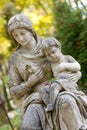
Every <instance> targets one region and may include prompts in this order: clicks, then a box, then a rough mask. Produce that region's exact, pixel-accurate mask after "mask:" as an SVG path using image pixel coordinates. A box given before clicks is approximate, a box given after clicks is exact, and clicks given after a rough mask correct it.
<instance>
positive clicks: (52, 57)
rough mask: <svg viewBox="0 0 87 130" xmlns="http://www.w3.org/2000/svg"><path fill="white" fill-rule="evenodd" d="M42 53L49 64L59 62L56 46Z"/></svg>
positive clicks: (58, 52)
mask: <svg viewBox="0 0 87 130" xmlns="http://www.w3.org/2000/svg"><path fill="white" fill-rule="evenodd" d="M44 53H45V55H46V57H47V59H48V60H49V61H50V62H58V61H59V55H60V50H59V48H57V47H56V46H51V47H48V48H46V49H45V50H44Z"/></svg>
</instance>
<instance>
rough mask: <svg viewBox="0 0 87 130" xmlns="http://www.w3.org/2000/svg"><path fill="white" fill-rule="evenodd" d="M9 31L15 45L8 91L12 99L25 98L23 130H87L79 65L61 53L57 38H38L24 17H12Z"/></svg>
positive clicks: (86, 112)
mask: <svg viewBox="0 0 87 130" xmlns="http://www.w3.org/2000/svg"><path fill="white" fill-rule="evenodd" d="M8 32H9V35H10V36H11V38H12V40H13V41H14V44H15V45H16V50H15V51H14V52H13V53H12V54H11V56H10V58H9V60H8V65H9V68H8V71H9V74H8V75H9V90H10V94H11V96H12V97H13V98H16V99H18V98H23V103H22V115H21V116H22V123H21V130H86V129H87V122H86V119H87V100H86V99H87V97H86V95H85V94H84V93H83V92H81V91H78V85H77V81H78V80H79V79H80V77H81V72H80V65H79V63H78V62H77V61H76V60H75V59H74V58H72V57H71V56H68V55H63V54H62V52H61V43H59V42H58V41H57V40H56V39H55V38H51V37H50V38H41V37H39V36H38V35H37V34H36V32H35V31H34V29H33V25H32V23H31V21H30V20H29V19H28V18H27V17H26V16H25V15H23V14H17V15H15V16H13V17H12V18H10V20H9V22H8ZM53 55H54V57H53ZM52 78H53V79H54V80H53V81H50V80H51V79H52ZM55 90H56V91H55ZM52 96H54V97H53V98H52Z"/></svg>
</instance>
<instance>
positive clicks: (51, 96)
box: [46, 82, 60, 111]
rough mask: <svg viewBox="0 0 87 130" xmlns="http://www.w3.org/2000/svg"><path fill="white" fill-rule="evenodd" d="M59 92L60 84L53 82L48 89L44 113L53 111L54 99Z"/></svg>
mask: <svg viewBox="0 0 87 130" xmlns="http://www.w3.org/2000/svg"><path fill="white" fill-rule="evenodd" d="M59 90H60V84H58V83H56V82H54V83H52V84H51V86H50V88H49V104H48V105H47V109H46V111H52V110H53V109H54V104H55V100H56V97H57V95H58V93H59Z"/></svg>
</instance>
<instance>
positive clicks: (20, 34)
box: [12, 28, 33, 46]
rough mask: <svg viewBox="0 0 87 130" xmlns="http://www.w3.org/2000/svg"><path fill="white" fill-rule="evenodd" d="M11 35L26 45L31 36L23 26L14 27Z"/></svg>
mask: <svg viewBox="0 0 87 130" xmlns="http://www.w3.org/2000/svg"><path fill="white" fill-rule="evenodd" d="M12 35H13V37H14V39H15V40H16V41H17V42H18V43H19V44H21V45H22V46H25V45H27V44H28V43H29V42H30V41H31V39H32V37H33V36H32V34H31V33H30V32H29V31H28V30H26V29H24V28H16V29H14V31H13V32H12Z"/></svg>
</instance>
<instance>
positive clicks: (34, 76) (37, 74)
mask: <svg viewBox="0 0 87 130" xmlns="http://www.w3.org/2000/svg"><path fill="white" fill-rule="evenodd" d="M43 77H44V74H43V71H42V69H41V68H40V69H38V70H37V72H35V73H34V74H32V75H31V76H29V78H28V81H30V79H31V80H32V82H38V81H40V80H41V79H42V78H43Z"/></svg>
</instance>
